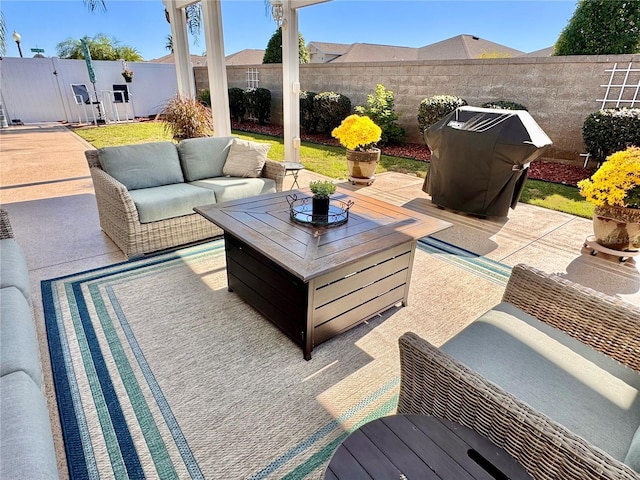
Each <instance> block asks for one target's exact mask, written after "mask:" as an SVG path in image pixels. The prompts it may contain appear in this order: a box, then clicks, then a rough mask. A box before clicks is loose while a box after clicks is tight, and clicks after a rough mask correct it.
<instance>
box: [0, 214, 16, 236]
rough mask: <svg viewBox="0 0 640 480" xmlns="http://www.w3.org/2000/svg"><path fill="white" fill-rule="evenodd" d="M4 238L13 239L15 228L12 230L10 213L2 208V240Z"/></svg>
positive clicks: (0, 225)
mask: <svg viewBox="0 0 640 480" xmlns="http://www.w3.org/2000/svg"><path fill="white" fill-rule="evenodd" d="M4 238H13V228H11V220H9V212H7V211H6V210H5V209H4V208H0V240H1V239H4Z"/></svg>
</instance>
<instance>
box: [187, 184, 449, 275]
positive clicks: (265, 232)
mask: <svg viewBox="0 0 640 480" xmlns="http://www.w3.org/2000/svg"><path fill="white" fill-rule="evenodd" d="M292 194H293V195H297V197H298V198H302V197H309V196H311V192H310V190H309V189H308V188H307V189H302V190H291V191H288V192H277V193H272V194H268V195H260V196H257V197H249V198H245V199H242V200H236V201H230V202H223V203H220V204H211V205H205V206H202V207H197V208H195V211H196V212H198V213H199V214H201V215H202V216H204V217H205V218H207V219H208V220H210V221H211V222H213V223H215V224H216V225H218V226H219V227H220V228H222V229H223V230H224V231H225V232H227V233H230V234H231V235H233V236H235V237H237V238H239V239H240V240H242V241H243V242H245V243H246V244H248V245H250V246H252V247H253V248H255V249H256V250H257V251H259V252H260V253H261V254H262V255H265V256H266V257H267V258H269V259H270V260H272V261H273V262H275V263H276V264H278V265H280V266H281V267H283V268H285V269H286V270H288V271H289V272H291V274H293V275H295V276H296V277H298V278H300V279H301V280H303V281H305V282H308V281H309V280H311V279H312V278H315V277H317V276H319V275H322V274H324V273H326V272H328V271H331V270H332V269H334V268H336V267H338V266H342V265H347V264H349V263H352V262H356V261H358V260H359V259H362V258H365V257H367V256H369V255H372V254H375V253H377V252H381V251H385V250H388V249H389V248H392V247H395V246H397V245H401V244H403V243H406V242H409V241H415V240H417V239H419V238H422V237H425V236H427V235H430V234H432V233H435V232H438V231H440V230H443V229H445V228H448V227H450V226H451V224H450V223H449V222H445V221H442V220H439V219H436V218H433V217H429V216H427V215H424V214H421V213H418V212H414V211H413V210H409V209H407V208H403V207H397V206H395V205H391V204H389V203H387V202H383V201H381V200H378V199H375V198H370V197H366V196H364V195H359V194H357V193H353V192H350V191H348V190H344V189H341V188H338V189H337V191H336V193H335V194H333V195H332V197H331V199H332V201H334V200H340V201H343V202H346V201H348V200H352V201H353V202H354V204H353V206H352V207H351V209H350V210H349V220H348V221H347V222H346V223H344V224H343V225H339V226H329V227H317V226H313V225H305V224H300V223H297V222H294V221H293V220H291V218H290V206H289V203H288V202H287V196H288V195H292Z"/></svg>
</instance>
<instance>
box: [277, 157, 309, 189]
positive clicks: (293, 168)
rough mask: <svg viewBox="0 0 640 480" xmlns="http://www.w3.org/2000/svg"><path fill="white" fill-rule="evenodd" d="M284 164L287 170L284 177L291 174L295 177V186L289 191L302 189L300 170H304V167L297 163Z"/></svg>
mask: <svg viewBox="0 0 640 480" xmlns="http://www.w3.org/2000/svg"><path fill="white" fill-rule="evenodd" d="M282 164H283V165H284V170H285V171H284V175H285V176H287V175H289V174H291V176H292V177H293V184H292V185H291V188H290V189H289V190H293V189H294V187H298V188H300V185H299V184H298V174H299V173H300V170H304V165H303V164H301V163H296V162H282Z"/></svg>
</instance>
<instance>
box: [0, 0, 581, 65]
mask: <svg viewBox="0 0 640 480" xmlns="http://www.w3.org/2000/svg"><path fill="white" fill-rule="evenodd" d="M576 3H577V0H534V1H530V0H500V1H488V0H446V1H439V0H412V1H400V0H397V1H383V0H331V1H329V2H326V3H321V4H318V5H313V6H309V7H305V8H303V9H301V10H300V14H299V27H300V32H301V33H302V36H303V37H304V40H305V42H307V43H309V42H310V41H316V42H332V43H345V44H351V43H373V44H380V45H395V46H403V47H422V46H425V45H429V44H431V43H434V42H439V41H441V40H445V39H447V38H451V37H455V36H457V35H461V34H469V35H475V36H477V37H480V38H483V39H485V40H489V41H492V42H496V43H499V44H503V45H506V46H508V47H511V48H515V49H517V50H521V51H524V52H532V51H535V50H539V49H542V48H547V47H550V46H552V45H553V44H554V43H555V42H556V40H557V38H558V36H559V35H560V32H561V31H562V29H563V28H564V27H565V26H566V25H567V23H568V22H569V20H570V18H571V16H572V15H573V12H574V11H575V7H576ZM106 6H107V9H106V11H96V12H93V13H91V12H89V10H88V9H87V7H86V6H85V5H84V3H83V1H82V0H66V1H54V0H40V1H31V0H1V3H0V10H2V13H3V15H4V20H5V24H6V37H7V38H6V41H7V42H6V43H7V52H6V55H7V56H9V57H17V56H19V54H18V47H17V45H16V44H15V42H14V41H13V39H12V33H13V32H14V31H17V32H18V33H19V34H20V36H21V37H22V40H21V47H22V52H23V55H24V56H25V57H32V56H33V55H35V53H33V52H31V49H32V48H41V49H44V56H46V57H51V56H57V53H56V45H57V44H58V43H60V42H62V41H64V40H66V39H68V38H75V39H79V38H82V37H84V36H85V35H86V36H89V37H94V36H95V35H97V34H99V33H102V34H106V35H107V36H109V37H112V38H115V39H116V40H117V41H118V42H119V43H120V44H121V45H127V46H131V47H134V48H135V49H136V50H137V51H138V52H139V53H140V54H141V55H142V57H143V58H144V59H145V60H151V59H154V58H158V57H162V56H164V55H166V54H167V53H169V51H168V50H167V49H166V45H167V36H168V35H170V34H171V28H170V26H169V24H168V23H167V21H166V19H165V15H164V5H163V3H162V1H161V0H106ZM222 25H223V31H224V44H225V55H230V54H232V53H236V52H238V51H240V50H244V49H265V48H266V45H267V43H268V42H269V39H270V38H271V36H272V35H273V33H274V32H275V30H276V25H275V23H274V21H273V20H272V18H271V16H270V14H268V13H267V9H266V6H265V2H264V0H222ZM190 43H191V45H190V52H191V53H192V54H196V55H201V54H202V53H203V52H204V51H205V49H206V47H205V39H204V32H201V34H200V38H199V39H194V38H191V40H190Z"/></svg>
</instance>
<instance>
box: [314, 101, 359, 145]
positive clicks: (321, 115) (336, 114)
mask: <svg viewBox="0 0 640 480" xmlns="http://www.w3.org/2000/svg"><path fill="white" fill-rule="evenodd" d="M313 112H314V115H315V117H316V119H317V122H318V124H317V130H318V132H320V133H326V134H329V135H330V134H331V131H332V130H333V129H334V128H336V127H338V126H339V125H340V123H341V122H342V120H344V119H345V118H347V117H348V116H349V115H350V114H351V100H350V99H349V97H347V96H346V95H343V94H341V93H336V92H321V93H318V94H317V95H316V96H315V97H313Z"/></svg>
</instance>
